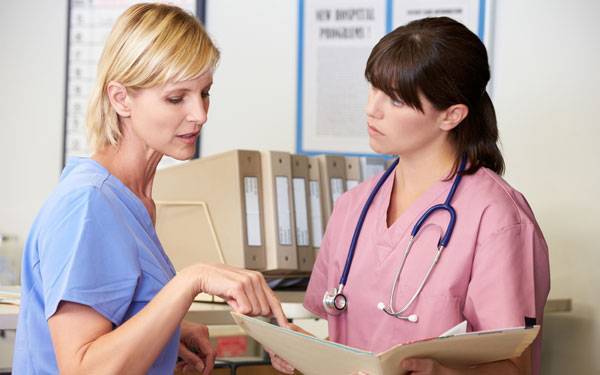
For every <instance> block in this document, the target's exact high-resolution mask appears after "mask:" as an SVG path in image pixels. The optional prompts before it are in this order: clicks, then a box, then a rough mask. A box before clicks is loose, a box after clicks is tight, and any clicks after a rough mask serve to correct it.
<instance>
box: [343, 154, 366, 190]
mask: <svg viewBox="0 0 600 375" xmlns="http://www.w3.org/2000/svg"><path fill="white" fill-rule="evenodd" d="M345 159H346V190H350V189H353V188H355V187H356V186H358V184H360V183H361V181H362V175H361V170H360V158H359V157H358V156H346V157H345Z"/></svg>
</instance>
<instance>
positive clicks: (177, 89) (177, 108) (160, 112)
mask: <svg viewBox="0 0 600 375" xmlns="http://www.w3.org/2000/svg"><path fill="white" fill-rule="evenodd" d="M212 79H213V77H212V72H209V73H205V74H203V75H201V76H199V77H198V78H195V79H191V80H188V81H181V82H176V83H167V84H165V85H163V86H157V87H152V88H147V89H140V90H136V91H135V93H133V94H132V95H129V106H130V109H131V112H130V117H129V119H128V121H126V123H127V126H130V127H131V130H132V133H133V134H135V136H136V138H138V139H139V140H141V141H142V142H143V143H144V144H145V145H146V146H147V147H148V148H150V149H152V150H155V151H158V152H160V153H163V154H165V155H167V156H170V157H172V158H175V159H178V160H187V159H190V158H192V157H193V156H194V153H195V151H196V144H197V140H198V136H199V134H200V129H201V128H202V125H204V123H205V122H206V120H207V115H208V106H209V91H210V87H211V85H212Z"/></svg>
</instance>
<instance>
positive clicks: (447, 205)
mask: <svg viewBox="0 0 600 375" xmlns="http://www.w3.org/2000/svg"><path fill="white" fill-rule="evenodd" d="M399 161H400V159H399V158H398V159H396V160H395V161H394V162H393V163H392V165H390V166H389V167H388V169H387V170H386V171H385V172H384V174H383V175H382V176H381V177H380V178H379V180H378V181H377V183H376V184H375V186H374V187H373V190H372V191H371V193H370V194H369V197H368V198H367V201H366V202H365V204H364V206H363V208H362V210H361V213H360V216H359V217H358V221H357V223H356V227H355V229H354V233H353V235H352V241H351V242H350V247H349V249H348V256H347V257H346V263H345V264H344V271H343V273H342V275H341V277H340V282H339V286H338V288H336V289H335V290H334V291H333V293H334V294H332V296H331V297H335V295H336V294H337V295H341V296H342V297H343V298H344V301H346V297H345V296H344V295H343V292H342V291H343V288H344V287H345V285H346V283H347V281H348V275H349V274H350V268H351V266H352V261H353V259H354V253H355V251H356V245H357V243H358V238H359V237H360V232H361V231H362V227H363V224H364V221H365V218H366V216H367V213H368V211H369V208H370V207H371V204H372V203H373V200H374V199H375V196H376V195H377V193H378V192H379V190H380V189H381V186H382V185H383V184H384V182H385V181H386V180H387V179H388V178H389V176H390V174H391V173H392V172H393V171H394V170H395V169H396V166H397V165H398V162H399ZM466 162H467V158H466V156H465V157H462V158H461V161H460V164H459V167H458V171H457V173H456V176H455V178H454V182H453V183H452V187H451V188H450V191H449V192H448V195H447V197H446V200H445V201H444V203H442V204H436V205H434V206H432V207H430V208H429V209H428V210H427V211H425V213H424V214H423V215H422V216H421V217H420V218H419V220H417V222H416V223H415V225H414V227H413V229H412V231H411V237H410V240H409V243H408V245H407V247H406V249H405V251H404V254H403V257H402V263H401V265H400V268H399V269H398V272H397V273H396V277H395V280H394V284H393V285H392V291H391V293H390V302H389V305H388V306H385V305H384V304H383V303H380V305H381V306H382V307H380V308H381V310H382V311H384V312H385V313H386V314H388V315H391V316H394V317H396V318H400V319H406V320H409V321H411V322H416V321H417V320H418V317H417V316H416V315H415V314H412V315H410V316H408V317H407V316H402V314H403V313H404V312H405V311H406V310H408V308H409V307H410V306H411V305H412V303H413V302H414V301H415V300H416V298H417V297H418V296H419V294H420V293H421V291H422V290H423V288H424V286H425V284H426V283H427V280H428V279H429V276H430V274H431V272H432V271H433V268H434V267H435V265H436V264H437V262H438V261H439V259H440V256H441V253H442V250H443V249H444V248H445V247H446V246H447V245H448V243H449V242H450V238H451V237H452V233H453V232H454V224H455V223H456V211H455V210H454V208H453V207H452V205H451V203H452V199H453V198H454V194H455V193H456V189H457V188H458V185H459V184H460V181H461V179H462V174H463V172H464V169H465V166H466ZM439 210H441V211H446V212H448V214H449V216H450V220H449V222H448V226H447V227H446V232H445V233H444V234H443V236H442V237H440V240H439V241H438V248H437V252H436V255H435V257H434V260H433V262H432V263H431V265H430V267H429V269H428V270H427V273H426V275H425V277H424V278H423V280H422V281H421V284H420V285H419V287H418V288H417V291H416V292H415V293H414V294H413V296H412V297H411V298H410V300H409V301H408V302H407V303H406V304H405V305H404V306H403V307H402V308H401V309H400V310H398V311H395V310H394V308H393V301H394V299H395V295H396V286H397V284H398V281H399V278H400V275H401V274H402V270H403V268H404V265H405V263H406V259H407V258H408V255H409V253H410V250H411V248H412V244H413V242H414V240H415V238H416V236H417V234H418V233H419V230H420V229H421V227H422V226H423V224H424V223H425V221H426V220H427V219H428V218H429V217H430V216H431V215H432V214H433V213H434V212H436V211H439ZM327 296H328V293H326V294H325V297H324V299H326V298H327ZM324 305H327V304H326V303H325V302H324ZM344 305H345V306H346V305H347V302H346V303H345V304H344ZM345 306H344V308H343V309H342V310H340V311H337V313H339V312H341V311H343V310H345ZM326 308H327V306H326Z"/></svg>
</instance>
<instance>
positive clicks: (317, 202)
mask: <svg viewBox="0 0 600 375" xmlns="http://www.w3.org/2000/svg"><path fill="white" fill-rule="evenodd" d="M308 179H309V181H308V186H309V193H310V200H309V201H310V218H311V227H310V228H311V234H312V238H311V240H312V246H313V248H314V249H315V251H317V250H318V249H319V248H320V247H321V240H322V239H323V232H324V230H325V225H324V224H325V221H324V219H323V194H322V191H321V174H320V167H319V161H318V160H317V158H316V157H309V158H308ZM315 255H316V254H315Z"/></svg>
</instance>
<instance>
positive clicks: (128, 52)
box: [13, 4, 286, 374]
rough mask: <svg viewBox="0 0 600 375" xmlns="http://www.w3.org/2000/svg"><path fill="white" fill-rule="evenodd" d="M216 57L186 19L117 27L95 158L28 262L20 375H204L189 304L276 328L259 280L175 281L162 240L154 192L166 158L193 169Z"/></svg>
mask: <svg viewBox="0 0 600 375" xmlns="http://www.w3.org/2000/svg"><path fill="white" fill-rule="evenodd" d="M218 58H219V52H218V50H217V49H216V48H215V47H214V45H213V43H212V42H211V40H210V39H209V37H208V36H207V35H206V33H205V31H204V30H203V28H202V26H201V25H200V24H199V23H198V21H197V20H196V19H195V18H194V17H193V16H191V15H189V14H187V13H186V12H184V11H182V10H181V9H179V8H177V7H173V6H168V5H158V4H139V5H135V6H132V7H131V8H129V9H128V10H127V11H126V12H125V13H124V14H123V15H122V16H121V17H120V18H119V19H118V20H117V22H116V24H115V26H114V28H113V30H112V32H111V34H110V36H109V38H108V41H107V43H106V46H105V48H104V51H103V54H102V57H101V59H100V63H99V66H98V79H97V84H96V88H95V91H94V92H93V94H92V98H91V101H90V105H89V108H88V120H87V125H88V130H89V136H90V142H91V145H92V146H93V149H94V153H93V155H92V157H91V158H75V159H71V160H69V162H68V164H67V166H66V167H65V169H64V171H63V173H62V176H61V179H60V183H59V184H58V186H57V187H56V189H55V190H54V191H53V192H52V194H51V195H50V197H49V198H48V200H47V202H46V203H45V204H44V206H43V207H42V209H41V211H40V212H39V214H38V216H37V218H36V220H35V222H34V224H33V227H32V229H31V232H30V236H29V239H28V241H27V244H26V246H25V250H24V263H23V278H22V301H21V313H20V316H19V323H18V329H17V339H16V344H15V353H14V362H13V370H14V372H15V373H18V374H34V373H35V374H42V373H58V372H61V373H65V374H89V373H103V374H107V373H111V374H117V373H119V374H142V373H152V374H167V373H173V370H174V368H175V365H176V360H177V357H178V355H179V357H181V358H183V359H184V360H185V362H186V366H187V367H190V366H193V367H195V368H196V369H197V370H200V371H202V372H203V373H204V374H208V373H209V372H210V371H211V369H212V366H213V362H214V352H213V350H212V349H211V347H210V344H209V341H208V330H207V328H206V327H205V326H203V325H198V324H192V323H186V322H182V319H183V317H184V315H185V313H186V312H187V311H188V308H189V306H190V304H191V303H192V300H193V298H194V296H195V295H196V294H198V293H199V292H206V293H210V294H214V295H218V296H221V297H223V298H225V299H226V300H227V301H228V303H229V304H230V305H231V306H232V307H233V309H235V310H237V311H239V312H242V313H246V314H253V315H274V316H275V317H276V318H277V320H278V322H279V323H280V324H286V322H285V317H284V315H283V313H282V311H281V306H280V304H279V302H278V301H277V299H276V298H275V296H274V294H273V293H272V291H271V290H270V289H269V288H268V286H267V285H266V283H265V280H264V278H263V277H262V276H261V275H260V274H259V273H257V272H252V271H247V270H241V269H236V268H231V267H226V266H222V265H205V264H197V265H194V266H190V267H188V268H186V269H184V270H182V271H181V272H179V273H178V274H177V275H175V271H174V269H173V266H172V265H171V263H170V261H169V259H168V257H167V256H166V255H165V253H164V251H163V249H162V247H161V244H160V242H159V240H158V238H157V236H156V232H155V229H154V223H155V218H156V215H155V213H156V211H155V205H154V202H153V200H152V181H153V178H154V174H155V171H156V166H157V164H158V163H159V161H160V159H161V158H162V157H163V155H168V156H171V157H173V158H176V159H179V160H185V159H189V158H191V157H192V156H193V155H194V152H195V147H196V146H195V145H196V139H197V137H198V134H199V133H200V129H201V127H202V125H203V124H204V123H205V122H206V119H207V111H208V105H209V91H210V87H211V84H212V74H213V70H214V67H215V65H216V63H217V60H218Z"/></svg>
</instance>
